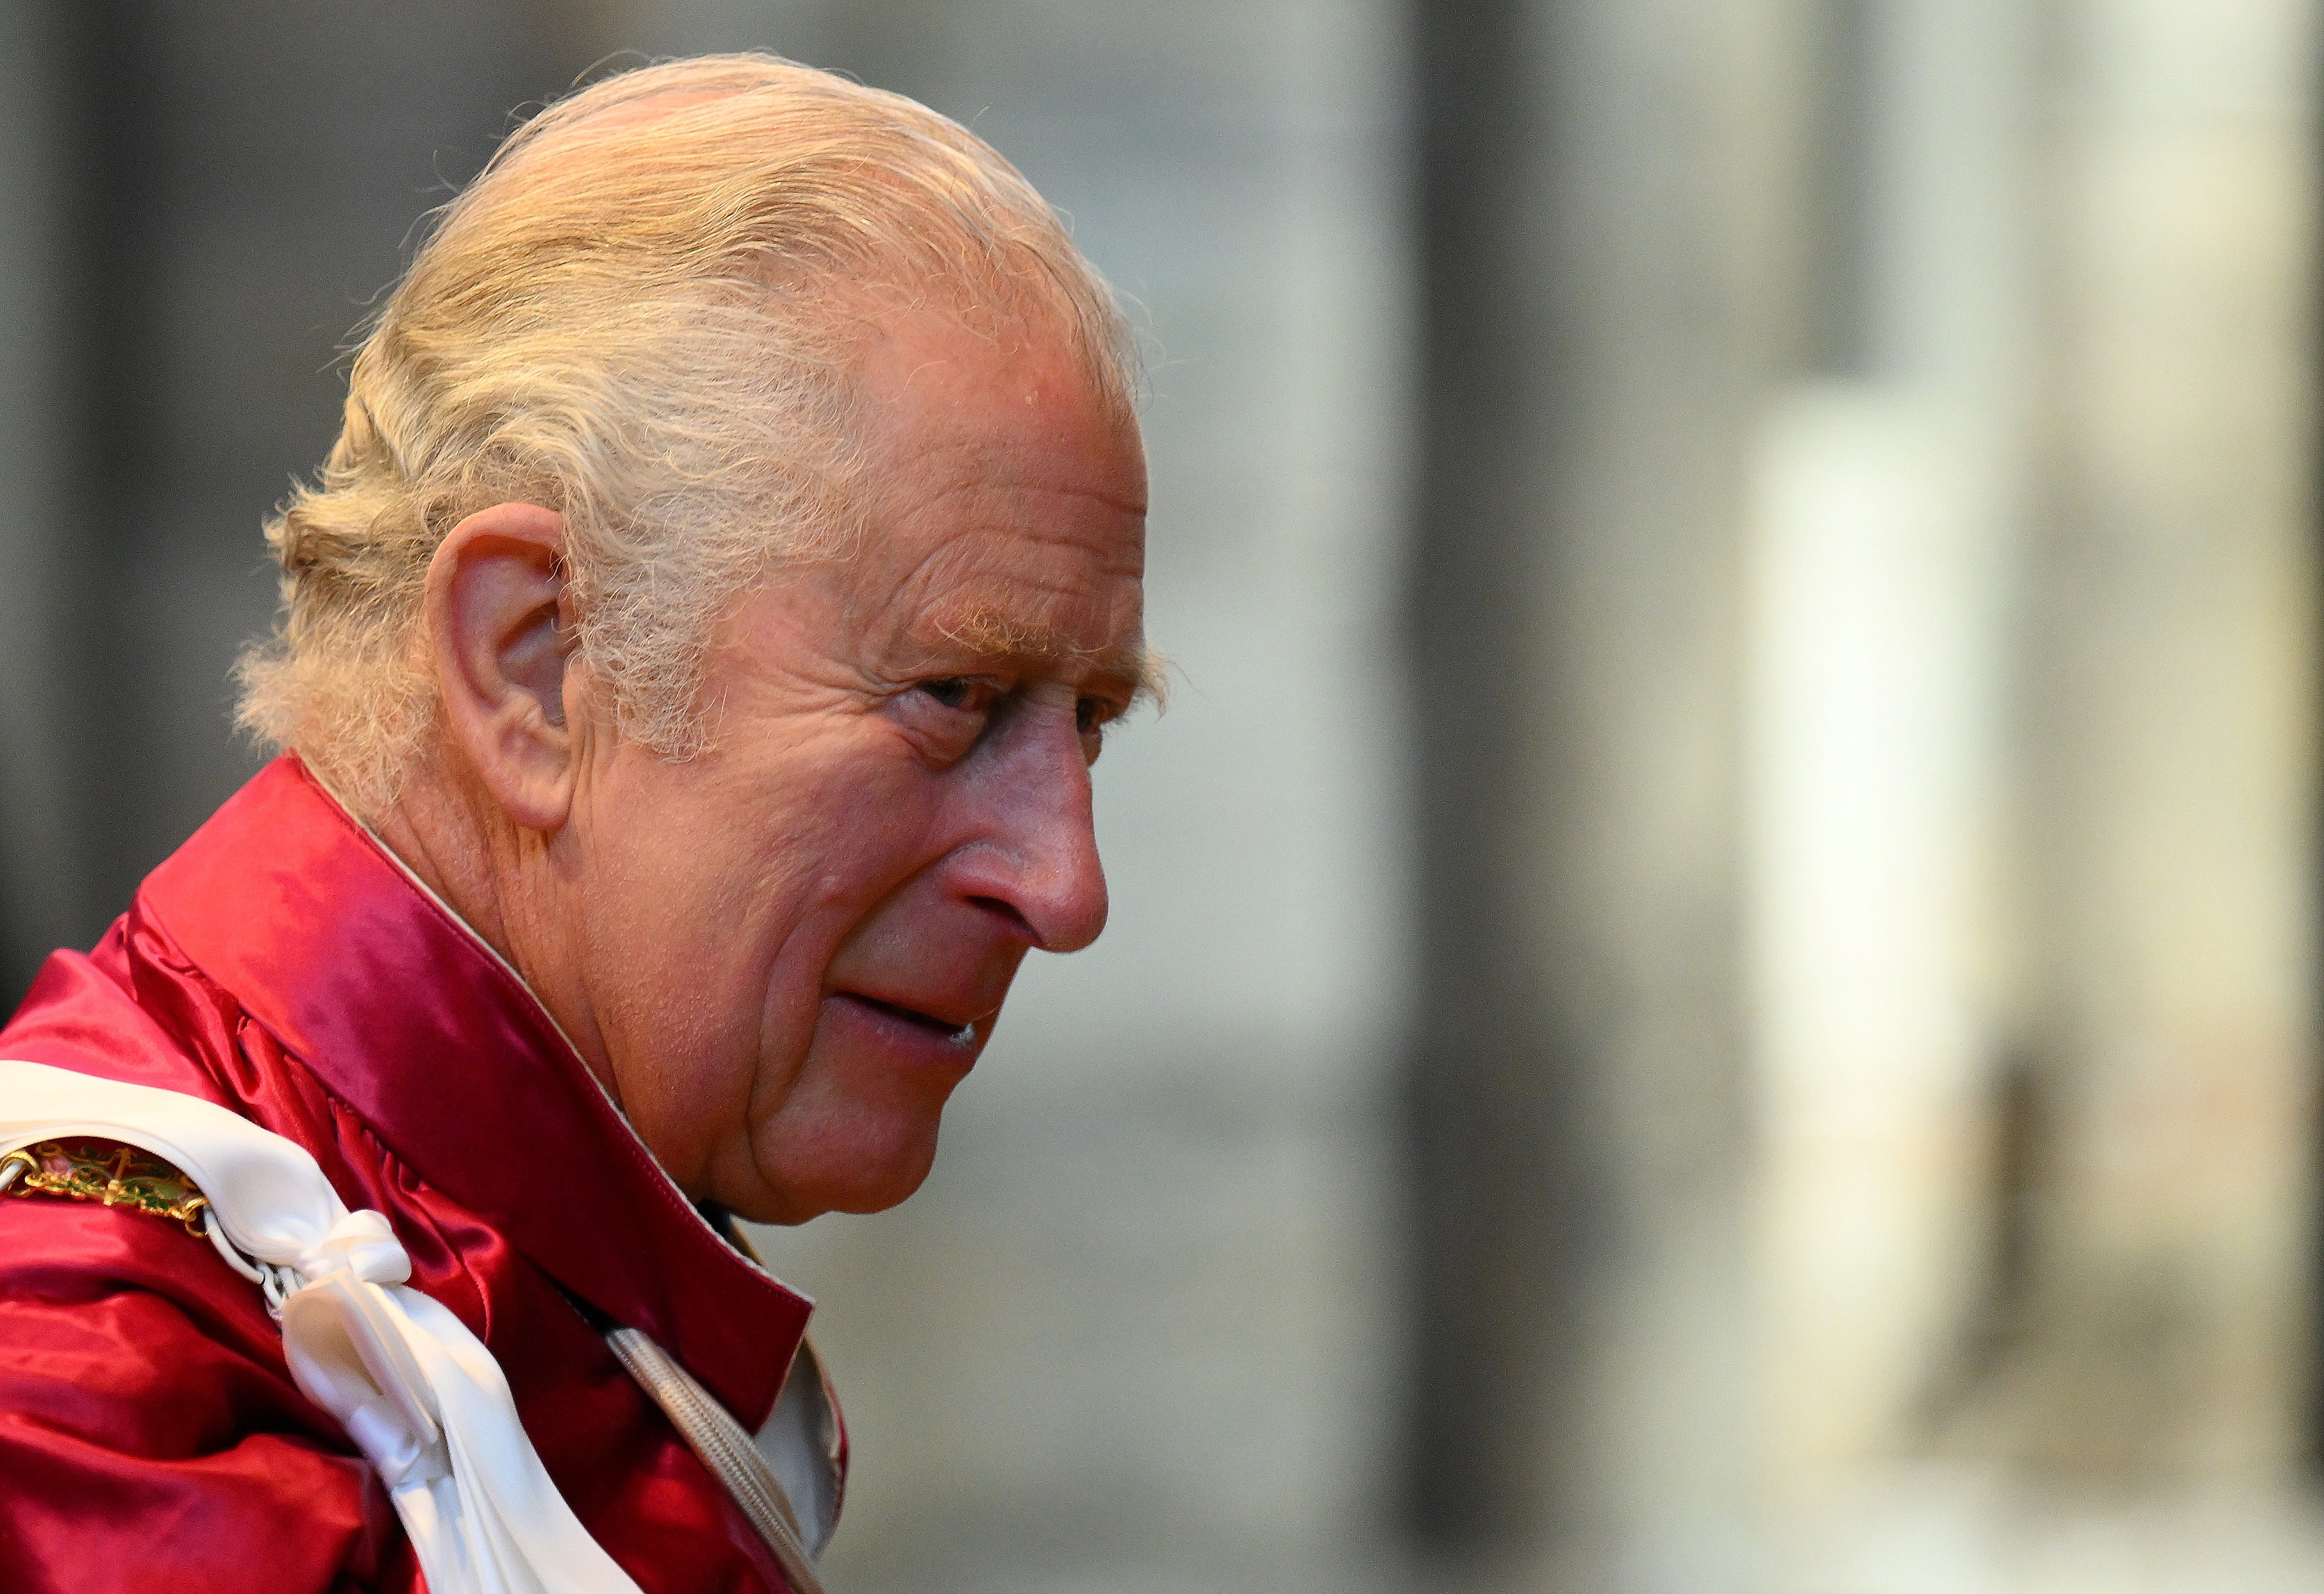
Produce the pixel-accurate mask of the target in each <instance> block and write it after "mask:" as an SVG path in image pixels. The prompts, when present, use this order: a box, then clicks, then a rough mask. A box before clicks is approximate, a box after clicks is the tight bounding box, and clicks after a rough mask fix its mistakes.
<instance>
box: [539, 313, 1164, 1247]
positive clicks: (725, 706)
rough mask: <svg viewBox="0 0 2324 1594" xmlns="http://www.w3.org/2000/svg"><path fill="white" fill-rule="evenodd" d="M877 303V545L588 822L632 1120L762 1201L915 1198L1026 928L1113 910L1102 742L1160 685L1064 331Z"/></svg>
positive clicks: (1104, 460) (794, 1205)
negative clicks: (1099, 834)
mask: <svg viewBox="0 0 2324 1594" xmlns="http://www.w3.org/2000/svg"><path fill="white" fill-rule="evenodd" d="M877 327H878V330H877V332H876V334H875V336H873V337H872V339H871V343H870V345H869V346H868V348H867V351H866V354H865V356H864V363H863V366H862V379H861V380H862V393H863V397H864V410H865V415H866V425H867V437H866V448H867V451H866V456H865V466H866V468H865V469H864V471H863V480H864V481H865V482H866V484H867V487H866V492H867V493H868V494H869V500H868V505H867V507H868V511H869V512H868V513H867V514H866V515H865V516H864V522H865V531H864V535H863V537H862V539H861V542H860V546H858V547H856V548H854V550H853V552H852V553H851V554H849V555H848V556H846V557H842V558H839V559H835V560H832V561H829V562H826V563H820V564H814V565H807V566H803V567H794V568H790V569H788V570H785V571H783V572H782V573H780V574H779V575H778V576H775V577H774V578H773V579H771V580H770V582H769V583H768V584H767V585H763V586H761V587H760V588H758V589H756V590H754V591H753V592H752V593H751V594H749V595H748V596H747V597H746V598H745V599H744V600H743V601H742V604H740V606H739V607H738V608H737V609H736V611H735V612H734V613H733V615H732V616H731V618H730V619H729V621H728V622H727V623H726V625H725V626H724V630H723V631H722V632H721V633H720V637H719V640H718V642H717V645H716V647H715V651H714V654H713V657H712V660H711V665H710V669H709V673H708V677H707V688H706V689H707V696H708V702H709V705H710V714H711V716H712V718H711V722H710V723H711V733H712V738H713V741H712V745H711V747H710V748H709V749H708V751H705V752H704V753H702V754H701V755H699V756H697V757H696V758H695V759H692V760H687V761H683V762H672V761H669V760H664V759H662V758H660V757H659V756H657V755H655V754H654V753H652V752H651V751H646V750H643V749H641V748H639V747H637V746H635V745H633V744H630V743H626V742H620V741H618V740H616V739H615V738H613V736H611V735H610V734H609V733H604V734H598V735H595V736H592V737H591V738H589V740H588V751H587V752H586V755H585V760H584V763H583V765H582V769H581V771H580V776H579V782H578V786H577V788H576V794H575V798H574V808H573V816H572V824H571V827H570V829H569V830H568V832H567V843H569V850H568V852H567V856H568V857H569V858H570V859H571V860H572V862H573V866H574V879H573V882H572V883H573V886H574V889H575V890H576V894H577V896H578V898H579V899H580V902H581V904H582V906H581V907H580V908H579V912H580V914H581V916H582V918H581V923H580V924H579V926H578V935H577V936H576V941H577V943H578V951H579V956H580V958H581V960H582V962H583V963H585V964H586V967H585V968H583V969H582V970H580V971H578V972H579V973H580V975H581V977H582V979H583V980H584V981H586V984H587V986H588V987H589V988H590V990H591V1005H592V1008H593V1009H594V1010H595V1018H596V1020H597V1022H598V1024H599V1026H600V1027H601V1029H602V1032H603V1035H604V1044H605V1048H606V1053H607V1055H608V1057H609V1060H610V1063H611V1066H612V1069H613V1075H614V1082H615V1085H616V1088H617V1091H618V1093H619V1096H620V1099H621V1101H622V1106H623V1108H624V1110H626V1111H627V1112H628V1114H629V1116H630V1119H631V1120H632V1123H633V1124H634V1125H635V1126H636V1128H637V1129H638V1131H639V1133H640V1134H641V1136H642V1137H643V1138H644V1139H645V1141H646V1143H647V1145H648V1146H649V1147H651V1148H652V1149H653V1151H654V1152H655V1154H656V1155H657V1156H658V1157H659V1159H660V1161H661V1163H662V1165H663V1166H665V1167H666V1168H667V1169H669V1172H670V1174H671V1175H672V1176H673V1177H675V1178H676V1179H677V1180H678V1183H679V1184H680V1185H681V1186H683V1187H684V1188H685V1189H686V1190H687V1192H688V1193H691V1194H694V1195H695V1196H696V1197H698V1198H708V1199H712V1200H715V1201H718V1202H722V1203H724V1204H725V1205H727V1206H729V1207H731V1208H733V1210H735V1211H736V1212H740V1213H742V1215H744V1216H746V1217H750V1218H753V1219H757V1220H760V1221H783V1222H798V1221H805V1220H806V1219H807V1218H810V1217H813V1216H815V1215H816V1214H817V1213H819V1212H829V1211H835V1210H836V1211H847V1212H870V1211H876V1210H879V1209H881V1208H883V1207H887V1206H891V1205H893V1204H894V1203H896V1202H899V1201H901V1200H903V1199H904V1198H905V1197H906V1196H908V1195H909V1194H910V1193H912V1191H913V1190H915V1189H916V1188H918V1185H919V1183H920V1181H921V1180H922V1179H923V1178H924V1177H925V1176H926V1175H927V1169H928V1166H929V1164H930V1161H931V1159H932V1158H933V1156H934V1155H935V1150H936V1127H937V1119H938V1116H939V1114H940V1113H941V1112H942V1110H943V1107H944V1103H945V1099H946V1098H947V1096H949V1094H950V1093H951V1092H952V1089H953V1087H954V1085H955V1084H957V1083H959V1082H960V1081H961V1079H962V1078H963V1077H964V1075H965V1074H966V1073H967V1072H968V1071H969V1069H970V1068H971V1066H973V1064H974V1063H975V1061H976V1057H977V1055H978V1053H979V1052H980V1051H981V1050H982V1047H983V1046H984V1043H985V1041H986V1040H987V1038H988V1037H990V1036H991V1031H992V1027H993V1023H994V1020H995V1018H996V1017H997V1016H998V1014H999V1012H1000V1009H1001V1000H1002V998H1003V997H1004V996H1005V995H1006V994H1007V992H1008V989H1009V984H1010V980H1011V979H1012V978H1013V976H1014V975H1015V973H1016V971H1017V966H1018V964H1019V962H1021V961H1022V959H1023V957H1024V954H1025V953H1026V951H1027V950H1028V948H1030V947H1035V946H1040V947H1046V948H1047V949H1049V950H1052V951H1059V952H1069V951H1073V950H1074V949H1076V948H1078V947H1081V946H1084V945H1086V944H1089V943H1090V942H1091V941H1093V940H1094V939H1095V938H1096V936H1097V935H1098V933H1099V931H1100V930H1101V929H1102V928H1103V926H1104V924H1105V916H1106V892H1105V880H1104V876H1103V873H1102V871H1101V869H1100V867H1099V862H1098V857H1097V850H1096V842H1095V837H1094V835H1093V832H1092V828H1091V808H1090V779H1089V765H1090V763H1091V762H1092V761H1093V760H1094V759H1095V758H1096V756H1097V748H1098V737H1099V728H1100V727H1101V726H1102V725H1103V724H1104V723H1106V722H1107V721H1109V720H1111V719H1112V718H1113V717H1115V716H1116V715H1118V714H1120V713H1122V712H1123V711H1124V710H1126V709H1127V708H1128V707H1129V706H1130V702H1131V699H1132V697H1133V696H1134V695H1135V693H1136V691H1137V688H1138V686H1139V681H1140V679H1141V671H1142V661H1143V657H1144V640H1143V631H1142V623H1143V622H1142V608H1143V589H1142V576H1143V570H1144V559H1145V507H1146V475H1145V462H1144V456H1143V454H1142V452H1141V449H1140V447H1139V439H1138V436H1137V431H1136V428H1135V426H1134V424H1133V423H1131V422H1130V421H1129V420H1127V419H1124V418H1123V417H1121V416H1120V415H1119V414H1118V413H1116V412H1114V410H1111V408H1109V407H1108V406H1107V405H1106V404H1105V403H1104V402H1103V401H1102V400H1101V399H1100V398H1099V397H1098V395H1097V394H1096V392H1094V391H1093V388H1092V386H1091V383H1090V382H1089V380H1088V378H1087V377H1086V375H1085V374H1084V370H1083V366H1082V363H1081V361H1080V360H1079V358H1078V357H1077V355H1075V353H1074V350H1073V348H1072V346H1071V344H1070V341H1069V339H1068V337H1067V336H1066V335H1065V332H1064V331H1063V330H1062V328H1061V327H1059V326H1057V325H1056V323H1054V322H1050V321H1047V320H1036V321H1035V322H1033V323H1032V324H1030V325H1018V324H1010V325H1004V326H1003V327H1000V328H998V329H997V330H996V329H991V328H979V329H976V330H971V329H969V328H966V327H963V326H962V325H960V324H959V323H958V322H957V321H955V320H954V319H953V318H950V317H948V316H945V315H941V314H937V313H936V312H934V311H930V310H927V309H912V310H895V311H891V312H890V313H888V314H887V315H885V316H884V317H882V318H881V319H880V320H879V321H878V323H877Z"/></svg>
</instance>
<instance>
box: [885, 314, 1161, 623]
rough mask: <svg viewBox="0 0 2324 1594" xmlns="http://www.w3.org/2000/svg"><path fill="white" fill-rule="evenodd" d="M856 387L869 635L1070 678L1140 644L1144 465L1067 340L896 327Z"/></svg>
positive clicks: (949, 321)
mask: <svg viewBox="0 0 2324 1594" xmlns="http://www.w3.org/2000/svg"><path fill="white" fill-rule="evenodd" d="M859 374H860V386H859V389H858V392H859V395H860V398H861V401H862V405H863V421H864V430H863V437H864V440H865V447H864V452H863V455H862V461H861V468H862V473H863V483H862V487H863V502H864V504H865V506H866V510H867V521H868V523H867V525H866V527H865V536H864V538H863V540H862V545H861V546H860V548H859V549H858V551H857V553H856V556H855V557H854V558H853V559H852V560H850V561H849V563H848V566H847V569H846V573H845V579H846V581H847V584H848V585H849V586H850V587H851V588H852V589H853V590H852V593H851V597H852V600H853V601H852V602H851V604H850V607H851V608H852V609H853V610H855V611H856V618H857V620H858V621H859V622H862V624H863V625H864V626H865V627H866V629H867V631H871V632H872V633H874V634H884V635H886V636H887V637H889V638H890V639H891V640H894V641H895V642H897V643H899V644H911V645H917V646H918V647H921V648H926V649H930V650H936V649H939V648H942V647H946V646H949V647H953V648H961V649H969V650H983V651H988V652H1008V653H1011V654H1015V655H1021V656H1022V657H1023V658H1024V659H1026V660H1027V662H1028V663H1034V662H1037V663H1044V664H1048V665H1055V666H1062V665H1065V664H1067V663H1069V662H1070V661H1072V660H1073V659H1075V658H1078V657H1083V656H1098V655H1110V654H1113V653H1116V652H1118V651H1120V650H1125V649H1135V648H1136V647H1137V646H1138V645H1139V640H1140V632H1139V628H1140V625H1141V622H1142V613H1141V598H1142V585H1141V584H1142V578H1143V575H1144V569H1145V517H1146V468H1145V456H1144V453H1143V450H1142V448H1141V447H1140V445H1139V437H1138V432H1137V428H1136V425H1135V422H1134V421H1132V420H1131V419H1130V418H1128V417H1127V416H1124V415H1121V414H1120V413H1119V412H1118V411H1117V410H1115V409H1114V408H1113V407H1112V406H1111V404H1109V403H1108V402H1106V401H1105V400H1104V399H1103V398H1102V395H1101V394H1100V393H1099V392H1098V390H1097V389H1096V387H1095V385H1094V384H1093V382H1091V380H1090V378H1089V377H1088V375H1087V374H1086V373H1085V370H1084V365H1083V363H1082V361H1081V358H1080V356H1079V355H1078V353H1077V352H1076V351H1075V350H1074V347H1073V346H1072V345H1071V343H1070V341H1069V338H1068V337H1067V336H1066V335H1065V334H1064V333H1063V332H1062V331H1060V330H1058V329H1057V328H1056V326H1055V325H1054V324H1053V325H1049V326H1044V325H1042V324H1041V323H1039V322H1035V323H1031V324H1028V323H1027V322H1025V321H1024V320H1021V319H1018V318H1008V319H1000V320H996V321H995V322H994V324H992V325H990V326H985V325H979V324H976V323H974V322H971V321H965V320H964V319H962V318H957V317H953V316H945V315H936V314H932V313H929V312H927V310H925V309H914V310H908V311H896V312H892V313H890V314H889V315H888V316H886V317H883V318H879V319H878V320H876V321H875V323H874V325H873V327H872V328H871V336H870V338H869V341H868V343H867V345H866V346H865V348H864V352H863V355H862V364H861V366H860V368H859Z"/></svg>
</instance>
